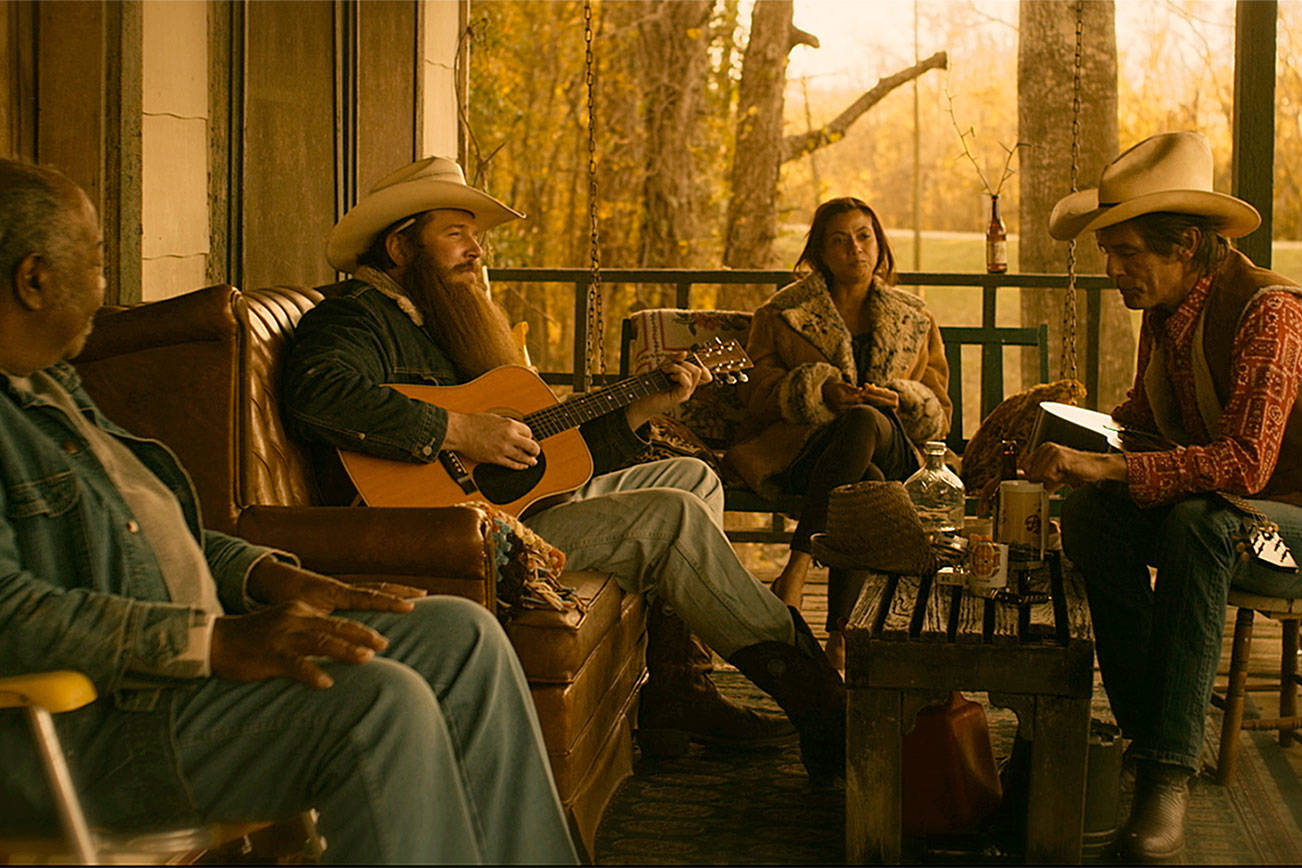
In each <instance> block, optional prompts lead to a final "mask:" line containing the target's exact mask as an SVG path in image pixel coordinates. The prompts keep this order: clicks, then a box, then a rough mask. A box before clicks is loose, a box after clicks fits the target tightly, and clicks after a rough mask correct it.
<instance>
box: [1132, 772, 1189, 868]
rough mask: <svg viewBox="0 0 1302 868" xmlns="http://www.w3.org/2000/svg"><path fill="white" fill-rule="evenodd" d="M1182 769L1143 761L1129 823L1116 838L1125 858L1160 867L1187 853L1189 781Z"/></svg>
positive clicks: (1138, 773)
mask: <svg viewBox="0 0 1302 868" xmlns="http://www.w3.org/2000/svg"><path fill="white" fill-rule="evenodd" d="M1190 777H1192V773H1191V772H1190V771H1189V770H1188V769H1186V768H1184V767H1183V766H1177V765H1168V764H1167V763H1156V762H1147V761H1141V762H1140V763H1139V767H1138V769H1137V770H1136V774H1135V799H1134V801H1133V802H1132V803H1131V808H1130V821H1129V822H1128V823H1126V826H1125V828H1124V829H1122V830H1121V834H1120V836H1119V837H1118V839H1117V849H1118V851H1119V852H1120V854H1121V857H1122V858H1123V859H1126V860H1128V861H1132V862H1135V863H1139V864H1147V865H1153V864H1161V863H1163V862H1167V861H1170V860H1172V859H1175V858H1176V857H1177V856H1179V855H1180V853H1182V852H1183V851H1184V814H1185V809H1186V808H1188V807H1189V778H1190Z"/></svg>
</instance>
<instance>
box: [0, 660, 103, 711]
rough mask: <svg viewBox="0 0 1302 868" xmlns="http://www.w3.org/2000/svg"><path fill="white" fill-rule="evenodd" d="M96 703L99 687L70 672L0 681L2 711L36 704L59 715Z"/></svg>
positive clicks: (57, 671) (39, 674)
mask: <svg viewBox="0 0 1302 868" xmlns="http://www.w3.org/2000/svg"><path fill="white" fill-rule="evenodd" d="M94 701H95V685H94V684H91V682H90V679H89V678H87V677H86V676H85V675H83V674H81V673H80V672H73V671H71V670H68V669H61V670H56V671H54V672H34V673H32V674H30V675H13V676H10V677H9V678H0V708H20V707H22V706H27V705H35V706H37V707H40V708H44V709H46V710H47V711H51V712H54V713H55V714H57V713H59V712H61V711H72V710H73V709H74V708H81V707H82V706H83V705H88V704H90V703H92V702H94Z"/></svg>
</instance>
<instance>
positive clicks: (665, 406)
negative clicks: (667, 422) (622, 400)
mask: <svg viewBox="0 0 1302 868" xmlns="http://www.w3.org/2000/svg"><path fill="white" fill-rule="evenodd" d="M660 370H662V371H664V372H665V374H666V375H667V376H668V377H669V382H670V383H672V384H673V387H672V388H671V389H670V390H669V391H668V392H661V393H660V394H658V395H648V396H647V397H645V398H639V399H638V400H636V401H634V402H633V403H632V404H629V405H628V409H627V410H625V414H626V416H627V418H628V426H629V427H630V428H632V429H633V430H634V431H636V430H637V429H638V428H641V427H642V425H643V423H645V422H646V421H647V420H648V419H650V418H651V417H652V416H655V415H657V414H659V413H667V412H669V411H670V410H672V409H673V408H674V407H677V406H678V405H679V404H681V403H683V402H684V401H686V400H687V399H688V398H690V397H692V393H693V392H695V391H696V387H697V386H701V385H704V384H705V383H709V382H711V381H713V380H714V375H712V374H711V373H710V371H709V369H708V368H706V367H705V366H704V365H702V364H700V363H699V362H698V361H695V360H694V359H689V358H688V355H687V353H685V352H683V351H681V350H680V351H678V352H675V353H670V354H669V357H668V358H667V359H666V360H665V361H664V363H663V364H662V365H661V366H660Z"/></svg>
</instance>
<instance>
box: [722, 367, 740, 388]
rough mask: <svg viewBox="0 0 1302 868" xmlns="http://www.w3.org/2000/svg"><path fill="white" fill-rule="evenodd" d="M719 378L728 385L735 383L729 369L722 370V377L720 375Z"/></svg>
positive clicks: (735, 379)
mask: <svg viewBox="0 0 1302 868" xmlns="http://www.w3.org/2000/svg"><path fill="white" fill-rule="evenodd" d="M721 379H722V380H723V381H724V382H725V383H727V384H728V385H729V386H731V385H733V384H735V383H736V382H737V378H736V377H734V376H733V375H732V372H731V371H724V372H723V377H722V378H721Z"/></svg>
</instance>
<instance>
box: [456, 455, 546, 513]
mask: <svg viewBox="0 0 1302 868" xmlns="http://www.w3.org/2000/svg"><path fill="white" fill-rule="evenodd" d="M546 471H547V453H545V452H540V453H539V454H538V463H537V464H535V465H534V466H533V467H528V468H526V469H524V470H512V469H511V468H509V467H503V466H502V465H500V464H481V465H479V466H478V467H476V468H475V471H474V473H473V474H471V475H472V476H474V478H475V485H476V486H477V487H478V488H479V493H480V494H482V495H483V496H484V497H485V499H487V500H488V502H489V503H493V504H503V503H510V502H511V501H513V500H519V499H520V498H522V497H524V496H525V495H526V494H528V493H529V492H530V491H533V489H534V487H535V486H536V485H537V484H538V483H539V481H540V480H542V477H543V474H544V473H545V472H546Z"/></svg>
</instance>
